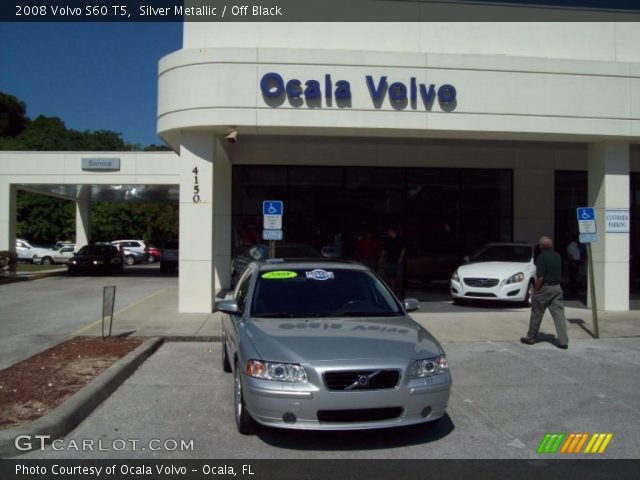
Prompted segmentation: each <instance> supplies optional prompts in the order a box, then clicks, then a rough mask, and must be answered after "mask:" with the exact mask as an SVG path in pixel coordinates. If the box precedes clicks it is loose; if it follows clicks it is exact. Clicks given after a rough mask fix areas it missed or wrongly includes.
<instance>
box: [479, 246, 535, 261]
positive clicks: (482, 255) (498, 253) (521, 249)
mask: <svg viewBox="0 0 640 480" xmlns="http://www.w3.org/2000/svg"><path fill="white" fill-rule="evenodd" d="M532 255H533V249H532V248H531V246H529V245H489V246H486V247H484V248H482V249H480V251H478V252H477V253H475V254H474V255H473V257H471V261H473V262H528V261H530V260H531V257H532Z"/></svg>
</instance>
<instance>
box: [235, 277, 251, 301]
mask: <svg viewBox="0 0 640 480" xmlns="http://www.w3.org/2000/svg"><path fill="white" fill-rule="evenodd" d="M250 280H251V272H250V271H247V272H245V275H243V276H242V278H241V279H240V282H239V283H238V286H237V287H236V291H235V295H234V297H235V300H236V302H237V303H238V307H240V308H244V305H245V303H246V302H247V293H249V283H250Z"/></svg>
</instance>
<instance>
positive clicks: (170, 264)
mask: <svg viewBox="0 0 640 480" xmlns="http://www.w3.org/2000/svg"><path fill="white" fill-rule="evenodd" d="M178 251H179V243H178V240H177V239H175V240H167V243H165V244H164V247H162V251H161V252H160V271H161V272H162V273H165V272H173V271H175V270H177V269H178V259H179V255H178Z"/></svg>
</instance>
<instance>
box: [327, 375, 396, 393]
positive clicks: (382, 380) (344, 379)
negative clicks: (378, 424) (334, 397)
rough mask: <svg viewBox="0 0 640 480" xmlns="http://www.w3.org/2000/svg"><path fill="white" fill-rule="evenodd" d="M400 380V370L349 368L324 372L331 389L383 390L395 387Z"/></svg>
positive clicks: (328, 386)
mask: <svg viewBox="0 0 640 480" xmlns="http://www.w3.org/2000/svg"><path fill="white" fill-rule="evenodd" d="M399 380H400V371H399V370H348V371H332V372H325V374H324V383H325V385H326V386H327V389H329V390H347V391H350V390H381V389H385V388H395V387H396V386H397V385H398V381H399Z"/></svg>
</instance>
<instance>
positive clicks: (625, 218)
mask: <svg viewBox="0 0 640 480" xmlns="http://www.w3.org/2000/svg"><path fill="white" fill-rule="evenodd" d="M604 215H605V219H604V222H605V227H606V232H607V233H629V231H630V224H631V215H630V214H629V209H628V208H608V209H607V210H606V211H605V214H604Z"/></svg>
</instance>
